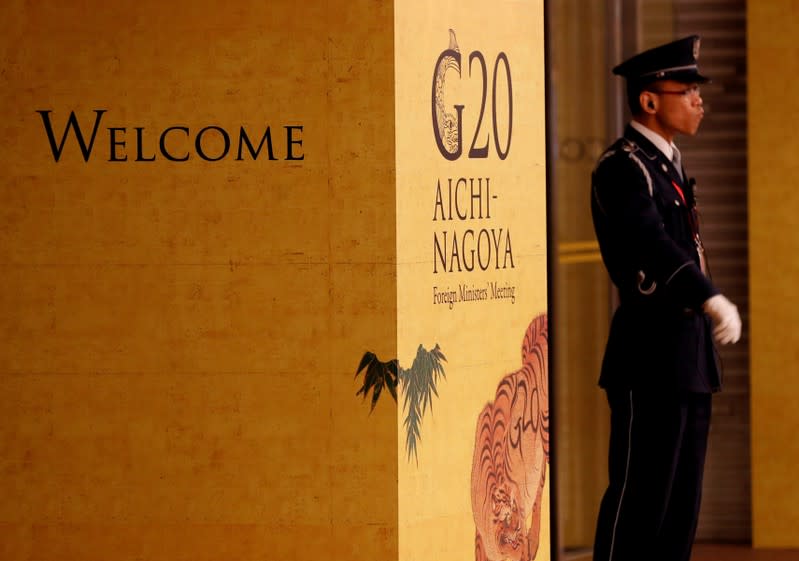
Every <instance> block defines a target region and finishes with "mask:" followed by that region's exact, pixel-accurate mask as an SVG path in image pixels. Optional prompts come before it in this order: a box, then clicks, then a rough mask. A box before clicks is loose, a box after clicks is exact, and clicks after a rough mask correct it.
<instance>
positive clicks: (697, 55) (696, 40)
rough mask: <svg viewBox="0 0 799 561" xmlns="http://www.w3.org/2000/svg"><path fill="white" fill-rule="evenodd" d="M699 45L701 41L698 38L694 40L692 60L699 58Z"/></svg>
mask: <svg viewBox="0 0 799 561" xmlns="http://www.w3.org/2000/svg"><path fill="white" fill-rule="evenodd" d="M700 43H701V40H700V39H699V37H697V38H695V39H694V60H696V59H698V58H699V45H700Z"/></svg>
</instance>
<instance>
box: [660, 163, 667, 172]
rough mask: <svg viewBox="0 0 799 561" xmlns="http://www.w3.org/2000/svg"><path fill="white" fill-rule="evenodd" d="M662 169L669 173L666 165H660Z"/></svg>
mask: <svg viewBox="0 0 799 561" xmlns="http://www.w3.org/2000/svg"><path fill="white" fill-rule="evenodd" d="M660 167H661V168H663V171H669V168H667V167H666V164H660Z"/></svg>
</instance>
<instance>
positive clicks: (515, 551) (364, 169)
mask: <svg viewBox="0 0 799 561" xmlns="http://www.w3.org/2000/svg"><path fill="white" fill-rule="evenodd" d="M0 32H1V33H0V76H1V77H2V81H3V84H4V87H3V88H2V90H0V96H1V97H2V104H0V108H2V109H0V110H2V112H3V119H2V121H1V122H0V135H1V137H2V138H3V139H4V141H3V149H2V150H0V164H1V165H0V170H2V171H0V176H1V177H2V182H0V201H2V209H3V210H2V214H1V215H0V216H2V217H1V218H0V220H1V221H2V229H0V263H2V266H3V275H1V276H0V286H2V290H0V299H2V302H0V329H2V332H3V344H2V345H0V407H2V409H3V411H4V420H3V421H2V423H0V446H2V447H3V450H4V459H5V462H6V463H5V466H6V468H5V470H4V481H3V483H2V484H0V485H2V494H3V496H4V498H5V499H6V500H4V501H2V504H0V516H1V517H2V518H1V519H2V522H3V524H2V525H0V533H2V537H0V557H2V558H3V559H8V560H15V559H18V560H23V559H51V558H58V559H74V560H76V561H78V560H80V561H92V560H98V561H99V560H102V561H108V560H113V559H120V560H122V559H148V560H149V561H158V560H164V561H167V560H169V561H179V560H183V559H185V560H187V561H188V560H191V561H202V560H205V559H208V560H212V559H213V560H216V559H225V560H228V559H264V558H268V559H313V558H316V557H318V556H319V554H320V553H321V554H324V555H327V556H330V557H334V558H340V559H348V560H355V561H357V560H358V559H364V560H366V559H375V558H381V559H403V560H408V561H412V560H419V559H438V560H443V561H447V560H453V561H455V560H458V561H462V560H465V559H475V560H488V559H490V560H496V561H499V560H505V559H514V560H522V559H525V560H532V559H542V560H545V559H549V558H550V547H551V539H550V525H549V518H550V511H549V500H550V487H549V482H550V472H549V470H550V464H549V399H548V368H547V356H548V350H547V348H548V336H547V333H548V330H547V309H546V302H547V285H546V282H547V281H546V279H547V271H546V210H545V207H546V205H545V176H546V171H545V136H544V119H545V115H544V110H545V108H544V59H543V52H544V40H543V5H542V3H541V2H510V1H508V2H505V1H502V2H498V3H492V4H491V5H488V4H486V3H483V2H476V1H470V2H466V3H464V2H457V3H456V2H444V3H441V2H435V3H433V2H422V1H420V0H411V1H407V2H397V3H396V4H394V3H391V2H382V3H381V2H377V3H376V2H349V3H343V4H341V5H334V4H331V3H330V2H321V1H311V2H306V3H304V4H303V6H302V11H301V12H298V9H297V4H296V3H294V2H287V1H282V0H281V1H277V2H270V3H262V2H243V3H241V2H240V3H236V4H235V5H231V4H230V3H221V2H213V1H199V2H197V1H195V2H191V3H188V2H172V3H167V4H163V3H160V2H155V1H151V0H146V1H143V2H137V3H122V4H114V5H108V4H103V3H100V2H91V1H90V2H83V3H80V5H76V4H74V3H60V4H53V3H39V4H30V3H25V2H16V1H12V2H11V3H10V4H9V5H8V6H7V7H6V9H5V13H4V18H3V20H2V22H0Z"/></svg>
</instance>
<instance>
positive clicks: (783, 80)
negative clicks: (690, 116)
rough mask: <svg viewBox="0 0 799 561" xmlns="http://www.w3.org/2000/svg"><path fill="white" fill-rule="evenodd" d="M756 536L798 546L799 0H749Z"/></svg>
mask: <svg viewBox="0 0 799 561" xmlns="http://www.w3.org/2000/svg"><path fill="white" fill-rule="evenodd" d="M747 18H748V37H747V42H748V45H747V49H748V61H747V63H748V103H749V106H748V122H749V131H748V134H749V265H750V267H749V269H750V287H751V288H750V290H751V304H750V305H751V329H750V332H751V356H752V359H751V361H752V365H751V400H752V408H751V427H752V526H753V529H752V536H753V542H754V545H755V546H757V547H799V534H797V532H796V529H797V527H799V508H797V503H798V502H799V483H798V482H797V481H799V480H797V477H796V466H797V464H799V439H797V436H796V435H797V431H799V411H798V410H797V408H796V403H797V401H799V379H797V377H796V373H797V371H799V355H797V348H799V336H797V329H796V318H797V317H798V316H799V292H797V290H796V281H797V279H799V261H798V260H797V248H798V247H799V231H798V230H797V229H796V214H797V212H799V191H797V188H796V178H797V176H799V159H798V158H797V153H799V137H797V135H796V132H795V127H794V125H793V124H795V123H797V122H799V102H797V98H796V91H795V90H796V76H797V75H799V47H798V46H797V44H796V36H797V33H799V4H798V3H797V2H795V1H793V0H775V1H773V2H748V3H747Z"/></svg>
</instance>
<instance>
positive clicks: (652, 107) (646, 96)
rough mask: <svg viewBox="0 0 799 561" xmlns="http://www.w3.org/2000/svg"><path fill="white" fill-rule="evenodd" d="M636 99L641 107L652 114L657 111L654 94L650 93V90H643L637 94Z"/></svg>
mask: <svg viewBox="0 0 799 561" xmlns="http://www.w3.org/2000/svg"><path fill="white" fill-rule="evenodd" d="M638 101H639V103H640V104H641V108H642V109H643V110H644V111H645V112H647V113H649V114H652V115H654V114H655V112H656V111H657V105H656V104H655V96H654V95H652V92H647V91H643V92H641V94H640V95H639V96H638Z"/></svg>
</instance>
